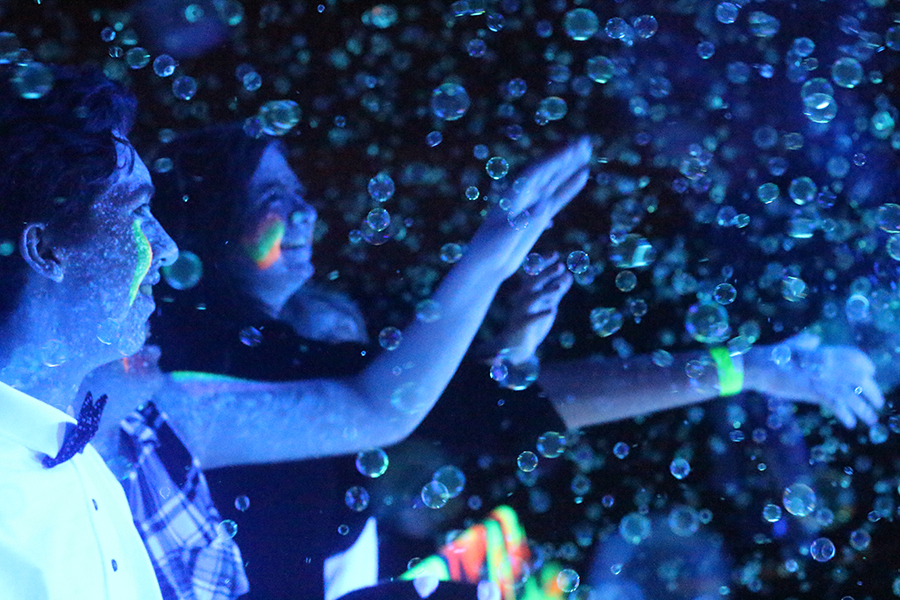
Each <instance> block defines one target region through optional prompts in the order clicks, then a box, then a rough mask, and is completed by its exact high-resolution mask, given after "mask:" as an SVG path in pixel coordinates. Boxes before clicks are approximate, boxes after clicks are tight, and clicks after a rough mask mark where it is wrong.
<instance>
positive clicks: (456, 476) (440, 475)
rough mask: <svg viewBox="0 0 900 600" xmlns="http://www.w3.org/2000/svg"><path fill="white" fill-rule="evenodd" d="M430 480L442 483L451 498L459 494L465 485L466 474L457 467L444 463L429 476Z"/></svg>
mask: <svg viewBox="0 0 900 600" xmlns="http://www.w3.org/2000/svg"><path fill="white" fill-rule="evenodd" d="M431 479H432V481H437V482H438V483H441V484H443V485H444V487H445V488H446V489H447V494H449V496H450V497H451V498H456V497H457V496H459V495H460V494H461V493H462V491H463V490H464V489H465V487H466V476H465V474H464V473H463V472H462V471H461V470H460V469H459V468H458V467H454V466H453V465H446V466H443V467H441V468H440V469H438V470H437V471H435V472H434V475H432V477H431Z"/></svg>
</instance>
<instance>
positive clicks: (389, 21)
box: [362, 4, 399, 29]
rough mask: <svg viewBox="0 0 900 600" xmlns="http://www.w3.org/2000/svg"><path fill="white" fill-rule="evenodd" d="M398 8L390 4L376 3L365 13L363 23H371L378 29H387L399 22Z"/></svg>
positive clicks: (370, 24)
mask: <svg viewBox="0 0 900 600" xmlns="http://www.w3.org/2000/svg"><path fill="white" fill-rule="evenodd" d="M398 16H399V15H398V14H397V9H396V8H394V7H393V6H391V5H390V4H376V5H375V6H373V7H372V8H370V9H369V10H367V11H366V12H364V13H363V15H362V22H363V25H369V26H371V27H375V28H376V29H387V28H388V27H390V26H391V25H393V24H394V23H396V22H397V18H398Z"/></svg>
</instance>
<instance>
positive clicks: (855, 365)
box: [748, 333, 884, 428]
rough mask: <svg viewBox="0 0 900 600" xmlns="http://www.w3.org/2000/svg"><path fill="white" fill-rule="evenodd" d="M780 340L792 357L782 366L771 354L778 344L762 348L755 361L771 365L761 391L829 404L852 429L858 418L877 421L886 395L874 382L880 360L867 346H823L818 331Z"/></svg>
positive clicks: (785, 397) (803, 400)
mask: <svg viewBox="0 0 900 600" xmlns="http://www.w3.org/2000/svg"><path fill="white" fill-rule="evenodd" d="M781 345H783V346H786V347H787V348H788V349H790V357H791V358H790V360H789V361H788V362H787V363H786V364H784V365H782V366H780V367H779V366H778V365H776V364H775V362H774V361H773V360H772V358H771V357H772V351H773V350H774V349H775V348H777V346H775V347H763V348H760V349H759V350H761V351H762V353H763V354H762V355H759V358H758V359H756V360H755V361H754V362H755V363H756V366H757V367H758V366H759V364H758V362H757V361H759V360H762V361H763V363H767V364H766V365H765V366H764V367H763V368H762V371H763V372H764V373H765V374H764V375H763V376H762V377H761V378H760V381H761V382H763V383H762V385H761V386H759V389H758V391H760V392H764V393H766V394H769V395H770V396H774V397H776V398H782V399H785V400H795V401H799V402H811V403H813V404H818V405H820V406H824V407H827V408H828V409H829V410H831V411H832V412H833V413H834V415H835V416H836V417H837V418H838V419H839V420H840V421H841V422H842V423H843V424H844V425H845V426H846V427H848V428H853V427H855V426H856V422H857V420H861V421H863V422H864V423H866V424H868V425H874V424H875V423H876V422H877V420H878V411H879V410H881V408H882V407H883V406H884V395H883V394H882V393H881V390H880V389H879V387H878V384H877V383H876V382H875V364H874V363H873V362H872V361H871V359H870V358H869V357H868V356H867V355H866V354H865V353H864V352H863V351H861V350H859V349H858V348H855V347H853V346H827V345H822V344H821V340H820V338H819V336H817V335H814V334H811V333H801V334H799V335H796V336H794V337H792V338H790V339H789V340H787V341H785V342H784V343H783V344H781ZM751 352H752V351H751ZM748 368H751V366H750V365H749V364H748Z"/></svg>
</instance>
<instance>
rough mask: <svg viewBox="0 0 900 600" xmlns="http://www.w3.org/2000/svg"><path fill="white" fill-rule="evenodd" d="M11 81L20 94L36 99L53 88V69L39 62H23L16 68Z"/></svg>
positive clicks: (29, 98) (28, 98) (26, 97)
mask: <svg viewBox="0 0 900 600" xmlns="http://www.w3.org/2000/svg"><path fill="white" fill-rule="evenodd" d="M11 81H12V84H13V87H14V88H16V92H18V94H19V95H20V96H22V97H23V98H25V99H26V100H36V99H38V98H41V97H43V96H44V95H45V94H46V93H47V92H49V91H50V90H51V89H53V71H51V70H50V67H48V66H46V65H43V64H41V63H37V62H30V63H25V64H24V65H20V66H19V67H17V68H16V70H15V72H14V73H13V76H12V79H11Z"/></svg>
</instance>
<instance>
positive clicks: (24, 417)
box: [0, 382, 76, 456]
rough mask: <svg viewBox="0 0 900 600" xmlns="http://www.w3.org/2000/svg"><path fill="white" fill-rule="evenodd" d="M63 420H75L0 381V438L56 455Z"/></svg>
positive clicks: (62, 428) (64, 422)
mask: <svg viewBox="0 0 900 600" xmlns="http://www.w3.org/2000/svg"><path fill="white" fill-rule="evenodd" d="M66 423H72V424H74V423H76V421H75V419H73V418H72V417H70V416H69V415H67V414H66V413H64V412H63V411H61V410H59V409H58V408H55V407H53V406H50V405H49V404H47V403H46V402H42V401H40V400H38V399H37V398H33V397H31V396H29V395H28V394H26V393H24V392H20V391H19V390H17V389H15V388H12V387H10V386H8V385H6V384H5V383H3V382H0V437H2V438H6V439H8V440H11V441H13V442H16V443H19V444H21V445H22V446H25V447H26V448H28V449H29V450H32V451H34V452H40V453H42V454H46V455H48V456H56V455H57V454H58V453H59V448H60V445H61V444H62V439H63V433H65V425H66Z"/></svg>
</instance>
